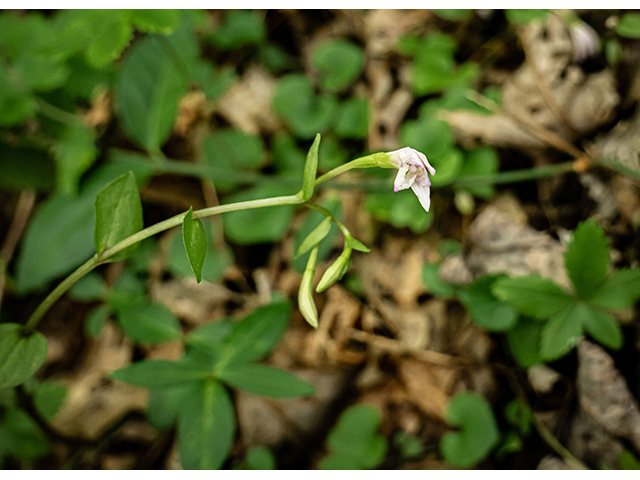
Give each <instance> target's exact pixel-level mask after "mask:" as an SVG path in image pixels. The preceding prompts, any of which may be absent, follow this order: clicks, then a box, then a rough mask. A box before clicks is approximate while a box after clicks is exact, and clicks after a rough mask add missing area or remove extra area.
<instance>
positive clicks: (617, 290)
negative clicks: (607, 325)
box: [588, 268, 640, 309]
mask: <svg viewBox="0 0 640 480" xmlns="http://www.w3.org/2000/svg"><path fill="white" fill-rule="evenodd" d="M639 298H640V269H634V270H630V269H624V268H623V269H620V270H618V271H616V272H615V273H614V274H613V275H612V276H611V277H609V278H608V279H606V280H605V281H604V282H603V283H602V284H601V285H600V286H599V287H598V288H597V289H596V290H595V291H594V292H593V294H592V295H591V297H590V298H589V299H588V302H589V303H590V304H591V305H597V306H599V307H604V308H612V309H621V308H627V307H630V306H632V305H633V304H634V303H635V302H636V301H638V299H639Z"/></svg>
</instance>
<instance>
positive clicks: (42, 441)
mask: <svg viewBox="0 0 640 480" xmlns="http://www.w3.org/2000/svg"><path fill="white" fill-rule="evenodd" d="M49 450H50V446H49V442H48V441H47V439H46V437H45V436H44V434H43V433H42V431H41V430H40V428H39V427H38V425H37V424H36V422H34V421H33V419H32V418H31V417H30V416H29V415H28V414H27V413H26V412H25V411H24V410H21V409H19V408H9V409H7V410H6V411H5V412H4V421H2V422H1V423H0V452H2V451H7V452H8V453H10V454H11V455H12V456H14V457H15V458H19V459H22V460H34V459H36V458H39V457H43V456H44V455H46V454H47V453H49Z"/></svg>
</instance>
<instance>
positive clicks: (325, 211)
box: [303, 202, 351, 237]
mask: <svg viewBox="0 0 640 480" xmlns="http://www.w3.org/2000/svg"><path fill="white" fill-rule="evenodd" d="M303 205H304V206H305V207H308V208H310V209H312V210H316V211H318V212H320V213H322V214H323V215H325V216H327V217H329V218H331V221H332V222H333V223H335V224H336V226H337V227H338V228H339V229H340V231H341V232H342V233H343V234H344V236H345V237H347V236H349V237H350V236H351V232H350V231H349V229H348V228H347V227H346V226H345V225H344V224H343V223H342V222H341V221H340V220H338V219H337V218H336V216H335V215H334V214H333V213H332V212H331V210H329V209H327V208H324V207H323V206H321V205H317V204H315V203H309V202H305V203H303Z"/></svg>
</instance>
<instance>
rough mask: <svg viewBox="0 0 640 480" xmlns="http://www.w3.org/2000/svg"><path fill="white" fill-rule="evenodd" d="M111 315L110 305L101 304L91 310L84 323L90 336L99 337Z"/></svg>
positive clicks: (85, 329)
mask: <svg viewBox="0 0 640 480" xmlns="http://www.w3.org/2000/svg"><path fill="white" fill-rule="evenodd" d="M109 315H111V308H109V305H100V306H99V307H96V308H94V309H93V310H91V312H90V313H89V315H87V319H86V320H85V324H84V331H85V333H86V334H87V336H88V337H89V338H98V337H99V336H100V334H101V332H102V327H104V325H105V323H107V320H108V319H109Z"/></svg>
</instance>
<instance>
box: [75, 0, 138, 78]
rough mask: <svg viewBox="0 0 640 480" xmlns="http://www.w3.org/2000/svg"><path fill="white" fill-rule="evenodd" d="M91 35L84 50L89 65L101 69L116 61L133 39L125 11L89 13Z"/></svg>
mask: <svg viewBox="0 0 640 480" xmlns="http://www.w3.org/2000/svg"><path fill="white" fill-rule="evenodd" d="M89 18H90V19H91V35H90V36H89V43H88V45H87V50H86V58H87V61H88V63H89V64H90V65H92V66H94V67H103V66H105V65H106V64H108V63H110V62H112V61H113V60H115V59H117V58H118V57H119V56H120V54H121V53H122V50H123V49H124V48H125V47H126V46H127V45H129V42H130V41H131V39H132V37H133V32H132V29H131V24H130V23H129V12H127V11H126V10H93V11H91V14H90V17H89Z"/></svg>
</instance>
